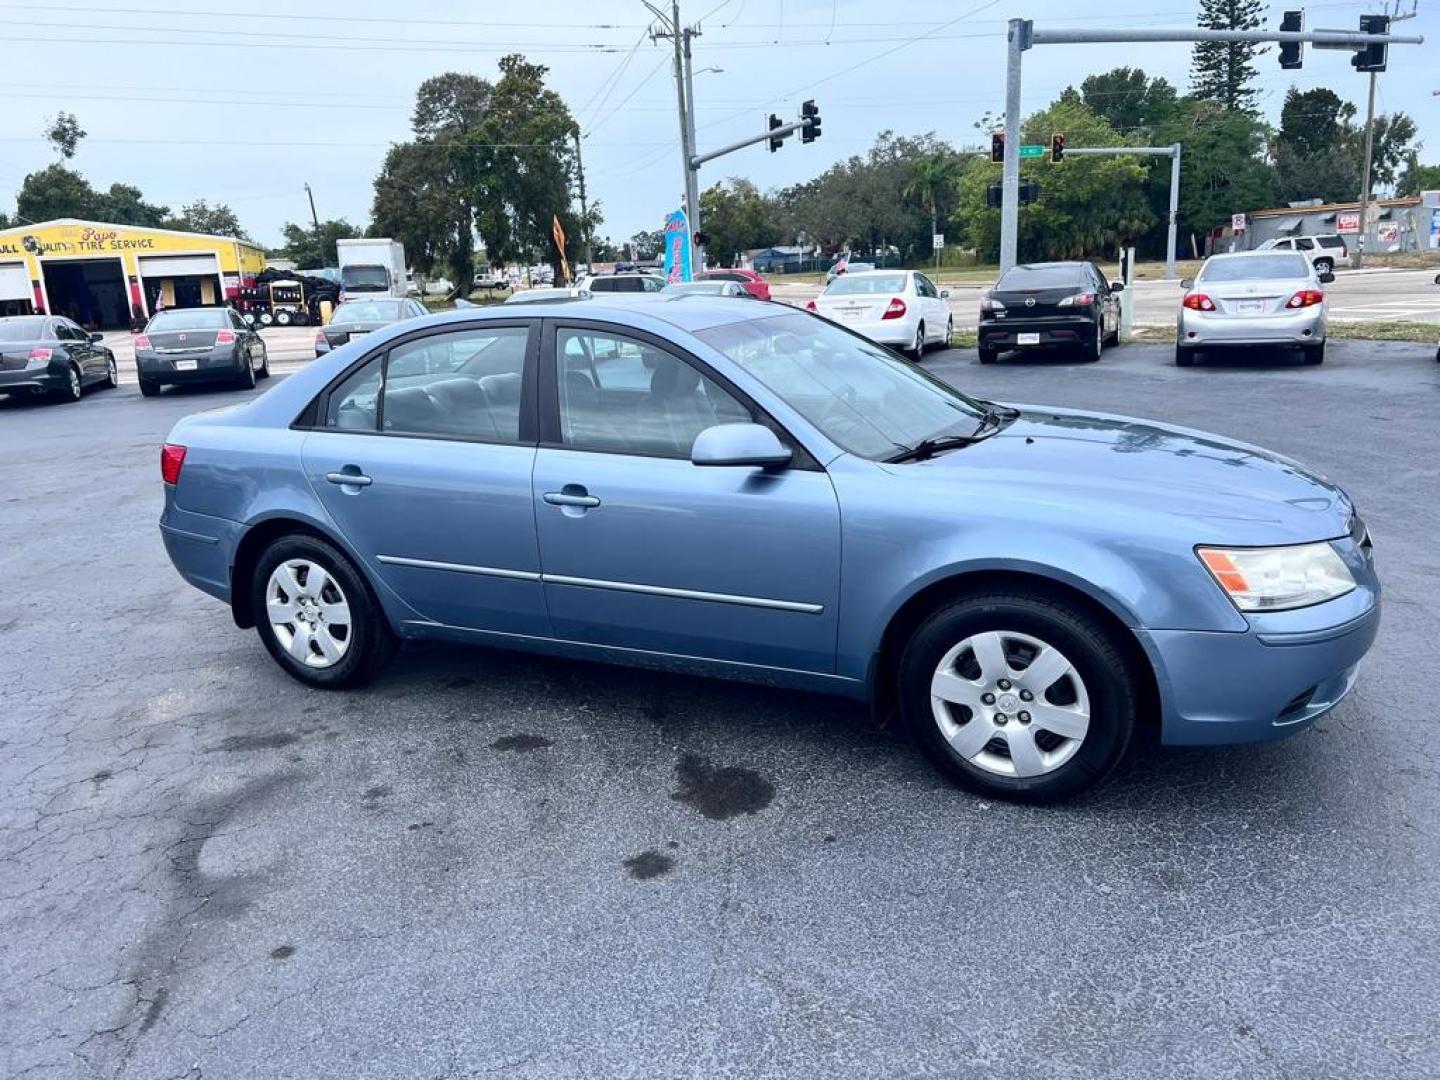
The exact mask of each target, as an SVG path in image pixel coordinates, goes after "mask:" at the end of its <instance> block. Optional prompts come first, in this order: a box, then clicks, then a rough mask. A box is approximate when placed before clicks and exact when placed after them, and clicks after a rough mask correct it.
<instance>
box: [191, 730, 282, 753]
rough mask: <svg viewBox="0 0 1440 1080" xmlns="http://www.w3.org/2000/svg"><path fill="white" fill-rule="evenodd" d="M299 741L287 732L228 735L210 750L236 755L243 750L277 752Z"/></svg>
mask: <svg viewBox="0 0 1440 1080" xmlns="http://www.w3.org/2000/svg"><path fill="white" fill-rule="evenodd" d="M299 741H300V736H299V735H295V734H292V733H291V732H288V731H276V732H272V733H270V734H268V735H229V736H226V737H225V738H223V739H221V740H220V741H219V742H218V743H216V744H215V745H214V746H212V747H210V749H211V750H224V751H226V752H227V753H236V752H238V751H245V750H279V749H280V748H281V747H282V746H289V745H290V744H291V743H297V742H299Z"/></svg>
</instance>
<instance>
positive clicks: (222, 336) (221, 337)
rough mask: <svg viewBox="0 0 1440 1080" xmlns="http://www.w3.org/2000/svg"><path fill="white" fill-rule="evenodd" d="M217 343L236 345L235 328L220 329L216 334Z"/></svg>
mask: <svg viewBox="0 0 1440 1080" xmlns="http://www.w3.org/2000/svg"><path fill="white" fill-rule="evenodd" d="M215 344H216V345H234V344H235V331H234V330H220V331H217V332H216V334H215Z"/></svg>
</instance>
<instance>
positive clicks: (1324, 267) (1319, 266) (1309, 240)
mask: <svg viewBox="0 0 1440 1080" xmlns="http://www.w3.org/2000/svg"><path fill="white" fill-rule="evenodd" d="M1256 250H1257V251H1298V252H1300V253H1301V254H1302V255H1304V256H1305V257H1306V258H1307V259H1309V260H1310V265H1311V266H1313V267H1315V272H1316V273H1317V274H1323V273H1325V272H1327V271H1330V270H1334V269H1335V268H1336V267H1337V266H1349V265H1350V248H1349V247H1348V246H1346V244H1345V238H1344V237H1343V236H1339V235H1337V234H1335V233H1323V234H1321V235H1320V236H1287V237H1285V238H1284V239H1281V240H1266V241H1265V243H1263V244H1261V245H1260V246H1259V248H1257V249H1256Z"/></svg>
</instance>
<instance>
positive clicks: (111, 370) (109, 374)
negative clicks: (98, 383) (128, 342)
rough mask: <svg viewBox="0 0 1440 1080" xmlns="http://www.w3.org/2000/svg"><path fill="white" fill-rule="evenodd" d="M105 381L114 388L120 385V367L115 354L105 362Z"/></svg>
mask: <svg viewBox="0 0 1440 1080" xmlns="http://www.w3.org/2000/svg"><path fill="white" fill-rule="evenodd" d="M105 382H106V384H107V385H108V386H109V387H110V388H111V389H112V390H113V389H114V388H115V387H117V386H119V385H120V368H119V367H118V366H117V365H116V363H115V357H113V356H112V357H110V359H109V360H108V361H106V364H105Z"/></svg>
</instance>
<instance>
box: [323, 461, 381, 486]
mask: <svg viewBox="0 0 1440 1080" xmlns="http://www.w3.org/2000/svg"><path fill="white" fill-rule="evenodd" d="M351 467H352V468H353V466H351ZM325 479H326V480H329V481H330V483H332V484H345V485H349V486H353V487H369V486H370V485H371V484H373V483H374V482H375V481H373V480H371V479H370V477H368V476H366V475H365V474H364V473H362V472H361V471H360V470H359V469H356V470H355V471H354V472H343V471H342V472H332V473H326V474H325Z"/></svg>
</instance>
